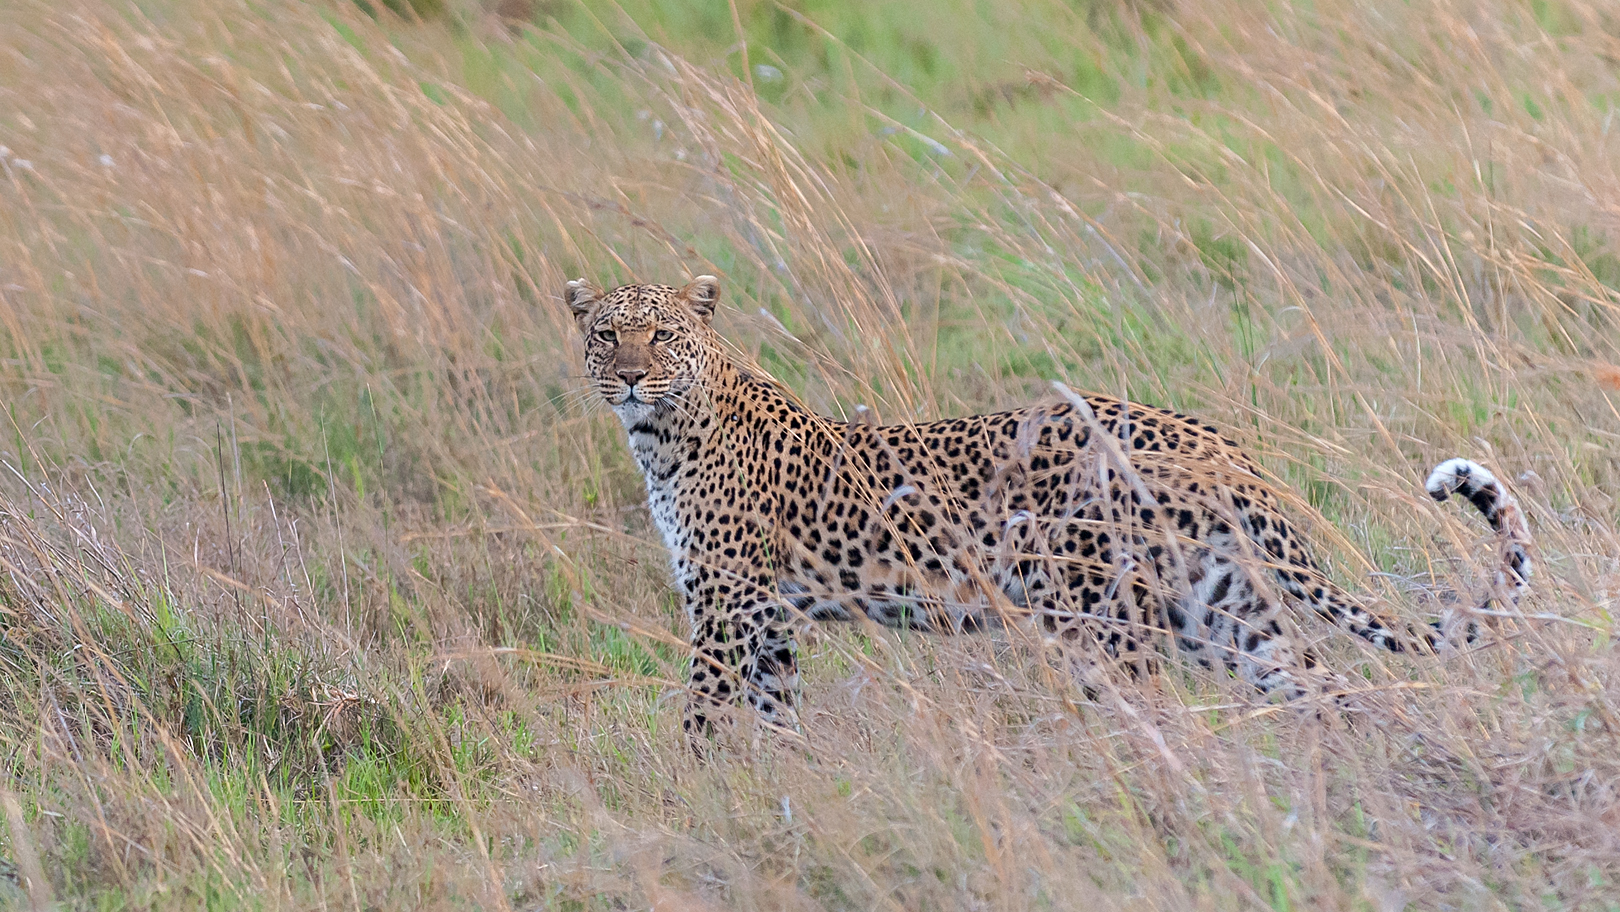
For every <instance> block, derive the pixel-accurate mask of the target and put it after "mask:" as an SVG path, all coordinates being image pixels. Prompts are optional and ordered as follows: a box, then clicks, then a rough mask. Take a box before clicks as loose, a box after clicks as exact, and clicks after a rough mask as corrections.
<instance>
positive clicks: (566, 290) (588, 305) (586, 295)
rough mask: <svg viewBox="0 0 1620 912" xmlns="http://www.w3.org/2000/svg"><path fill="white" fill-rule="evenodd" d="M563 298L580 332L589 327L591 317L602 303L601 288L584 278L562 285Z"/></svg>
mask: <svg viewBox="0 0 1620 912" xmlns="http://www.w3.org/2000/svg"><path fill="white" fill-rule="evenodd" d="M563 300H564V301H567V302H568V309H569V310H570V311H572V312H573V314H574V322H575V323H578V324H579V329H580V332H584V331H585V330H586V329H589V328H590V323H591V317H592V316H593V315H594V314H595V313H596V308H597V306H598V305H600V304H601V303H602V289H600V288H598V287H596V286H595V285H593V284H591V283H590V282H587V281H585V280H584V279H575V280H573V281H572V282H569V283H568V284H567V285H566V286H564V287H563Z"/></svg>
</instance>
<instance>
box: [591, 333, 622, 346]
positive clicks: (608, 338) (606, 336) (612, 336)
mask: <svg viewBox="0 0 1620 912" xmlns="http://www.w3.org/2000/svg"><path fill="white" fill-rule="evenodd" d="M596 338H598V339H601V340H602V341H603V342H607V343H608V344H612V343H614V342H617V341H619V334H618V333H616V332H614V331H613V330H611V329H604V330H602V331H601V332H598V333H597V334H596Z"/></svg>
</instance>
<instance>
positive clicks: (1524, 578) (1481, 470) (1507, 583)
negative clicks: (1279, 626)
mask: <svg viewBox="0 0 1620 912" xmlns="http://www.w3.org/2000/svg"><path fill="white" fill-rule="evenodd" d="M1424 487H1425V488H1426V489H1427V490H1428V492H1429V496H1430V497H1433V498H1434V499H1435V500H1445V499H1447V498H1448V497H1450V496H1451V495H1453V494H1461V495H1462V496H1463V497H1465V498H1467V500H1468V502H1469V503H1471V504H1473V505H1474V506H1475V507H1477V508H1478V509H1479V512H1481V513H1483V514H1484V515H1485V521H1486V522H1489V523H1490V524H1491V528H1492V529H1495V530H1496V532H1497V537H1498V545H1497V548H1498V555H1499V559H1500V563H1499V565H1498V567H1497V571H1496V575H1495V585H1494V586H1493V587H1492V591H1491V592H1490V593H1488V594H1487V595H1486V596H1485V597H1484V599H1483V601H1482V602H1481V603H1480V604H1479V609H1480V610H1483V609H1486V608H1489V607H1490V605H1491V602H1492V600H1493V599H1500V600H1502V601H1503V602H1505V603H1506V604H1508V605H1510V606H1511V605H1516V604H1518V602H1519V599H1520V598H1521V597H1522V596H1523V595H1524V593H1525V591H1526V590H1528V589H1529V587H1530V573H1531V565H1530V554H1529V551H1528V546H1529V544H1530V526H1529V525H1528V524H1527V523H1526V522H1525V519H1524V511H1522V510H1520V509H1519V502H1518V501H1517V500H1514V499H1513V495H1511V494H1509V493H1508V492H1507V489H1506V488H1504V487H1503V486H1502V483H1501V482H1500V481H1497V479H1496V476H1495V475H1492V474H1491V473H1490V470H1488V469H1486V468H1485V467H1484V466H1481V465H1480V464H1479V463H1477V462H1473V461H1470V460H1467V459H1448V460H1446V461H1445V462H1442V463H1440V464H1439V465H1438V466H1435V468H1434V471H1433V472H1431V473H1430V474H1429V480H1428V483H1427V484H1425V485H1424ZM1313 569H1314V568H1313ZM1285 582H1286V580H1285ZM1312 594H1313V595H1315V596H1316V597H1315V598H1314V599H1311V600H1310V601H1311V602H1312V603H1313V606H1314V607H1315V609H1316V610H1317V611H1318V612H1319V613H1321V614H1322V615H1323V616H1324V617H1326V618H1328V619H1330V620H1332V621H1333V622H1334V623H1336V624H1337V625H1338V626H1340V627H1342V628H1343V629H1345V630H1346V631H1348V632H1350V633H1353V634H1355V635H1356V636H1359V637H1361V638H1362V639H1364V640H1366V641H1368V642H1369V643H1372V644H1373V645H1374V646H1378V647H1380V648H1382V649H1388V650H1389V651H1390V652H1413V651H1415V652H1423V653H1434V652H1439V651H1441V650H1443V649H1445V648H1446V646H1447V644H1448V642H1449V640H1450V638H1449V637H1447V636H1446V635H1445V633H1444V632H1443V631H1442V626H1443V625H1442V624H1441V623H1439V622H1436V623H1434V624H1429V625H1416V624H1408V623H1406V622H1404V621H1402V620H1399V619H1397V618H1394V617H1392V616H1389V615H1387V614H1385V613H1382V612H1379V611H1375V610H1373V609H1372V608H1371V607H1369V606H1368V605H1367V604H1365V603H1364V602H1363V601H1362V600H1361V599H1359V598H1357V597H1355V596H1352V595H1350V594H1348V593H1346V592H1344V591H1342V590H1340V589H1339V588H1338V587H1337V586H1334V585H1332V584H1331V583H1326V584H1325V585H1324V586H1322V588H1320V589H1318V590H1317V591H1316V592H1315V593H1312ZM1474 631H1475V624H1474V623H1473V621H1472V620H1471V619H1470V620H1469V621H1468V623H1467V630H1466V633H1465V637H1466V639H1468V640H1470V641H1472V640H1473V638H1474Z"/></svg>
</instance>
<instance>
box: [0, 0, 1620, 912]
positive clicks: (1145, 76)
mask: <svg viewBox="0 0 1620 912" xmlns="http://www.w3.org/2000/svg"><path fill="white" fill-rule="evenodd" d="M690 6H691V7H693V8H702V9H703V10H704V11H703V12H694V11H686V12H682V11H675V10H671V9H669V8H666V5H663V4H655V3H652V2H644V0H626V2H625V3H623V4H622V5H616V4H614V3H612V2H597V0H587V2H583V3H572V2H567V0H556V2H536V3H525V2H521V0H506V2H503V3H499V4H490V5H487V6H476V5H473V3H472V0H467V2H465V3H460V2H459V0H443V2H439V3H435V2H429V0H422V2H421V3H420V4H419V5H418V7H417V8H415V9H412V8H410V7H408V6H404V5H398V6H397V7H391V6H387V5H384V4H376V5H375V8H367V7H365V6H364V5H360V6H356V5H352V4H349V3H343V2H338V0H331V2H326V3H322V2H289V3H256V2H250V0H211V2H202V0H196V2H187V0H175V2H168V3H165V2H156V0H133V2H117V3H107V4H96V3H90V2H83V0H55V2H41V0H17V2H12V3H7V4H5V5H4V7H3V8H0V146H3V148H0V318H3V326H0V350H3V361H0V389H3V391H4V400H3V401H4V407H5V418H4V421H3V422H0V427H3V434H0V461H3V463H4V465H3V466H0V476H3V477H0V571H3V574H0V762H3V763H4V769H5V776H4V779H3V780H0V805H3V810H4V814H3V815H0V823H3V829H0V831H3V833H4V841H3V842H0V855H3V856H4V858H5V862H4V863H3V864H0V868H3V869H4V870H5V871H7V872H8V877H7V878H6V879H4V880H3V881H0V897H3V899H0V902H5V903H9V904H12V905H16V906H22V907H28V906H30V905H32V906H34V907H38V908H43V907H49V906H51V905H52V904H56V905H59V906H60V907H62V908H85V909H126V908H128V909H134V908H163V909H193V908H196V909H202V908H208V909H214V908H221V909H224V908H232V909H234V908H252V909H303V908H317V907H318V908H331V909H357V910H358V909H409V908H424V909H428V908H479V909H621V908H624V909H629V908H655V909H670V910H675V909H681V910H686V909H721V908H728V909H729V908H739V909H756V908H757V909H772V910H776V909H786V910H801V909H823V908H825V909H950V908H963V909H997V910H1016V909H1026V908H1035V909H1076V908H1084V909H1095V910H1106V909H1166V910H1181V909H1204V908H1208V909H1228V908H1230V909H1237V908H1245V909H1246V908H1257V907H1270V908H1276V909H1285V908H1295V909H1299V908H1304V909H1401V908H1415V909H1613V908H1617V907H1620V710H1617V707H1616V696H1617V691H1620V655H1617V654H1616V651H1615V647H1614V645H1613V643H1612V632H1613V629H1614V620H1613V612H1614V607H1615V600H1616V597H1617V592H1620V557H1617V556H1620V505H1617V504H1616V500H1615V492H1616V490H1617V486H1620V459H1617V457H1616V454H1615V453H1616V444H1617V443H1620V367H1616V365H1617V364H1620V291H1617V288H1620V250H1617V245H1616V238H1617V237H1620V171H1617V168H1616V163H1617V162H1620V122H1617V120H1616V110H1617V106H1620V69H1617V67H1620V15H1617V14H1616V12H1615V11H1614V10H1613V8H1612V7H1610V6H1608V5H1607V4H1602V3H1598V2H1590V3H1583V2H1580V0H1523V2H1520V0H1480V2H1477V3H1456V2H1451V0H1411V2H1405V0H1373V2H1364V0H1318V2H1314V3H1303V2H1302V3H1298V4H1290V3H1286V2H1282V0H1276V2H1270V3H1265V2H1261V3H1255V2H1248V0H1200V2H1191V0H1189V2H1175V0H1163V2H1156V3H1155V2H1131V0H1072V2H1069V3H1059V2H1056V0H1027V2H1017V3H983V2H975V0H912V2H875V3H867V2H853V0H803V2H796V3H792V4H777V3H773V2H770V0H737V2H736V3H735V4H734V5H726V4H691V5H690ZM700 272H713V273H716V274H718V275H720V276H721V277H722V279H723V281H724V298H723V304H724V305H726V306H725V307H723V309H722V313H721V316H720V317H719V320H718V325H720V326H721V327H722V329H723V331H724V332H725V333H726V334H727V336H728V337H729V338H730V339H732V340H733V341H734V342H735V344H736V347H737V349H738V351H739V352H740V353H742V354H743V355H744V356H746V357H750V358H752V359H754V360H755V361H757V363H759V364H760V365H762V366H763V367H764V368H765V369H767V370H768V371H769V372H771V373H772V374H774V375H775V376H776V377H778V378H779V379H781V380H783V381H784V382H786V383H787V384H789V385H791V386H792V387H793V389H795V390H796V391H797V392H798V393H799V394H800V395H801V396H802V397H803V398H804V400H805V401H806V402H807V403H809V404H810V405H812V406H814V407H816V408H818V409H822V410H824V411H827V412H831V413H835V414H842V413H846V412H847V411H848V410H850V409H852V408H853V407H854V406H855V405H856V404H866V405H869V406H871V407H872V408H873V409H874V410H875V411H876V412H877V413H878V415H879V416H880V417H881V418H882V419H884V420H886V421H905V420H911V419H917V418H933V417H938V416H949V415H958V414H964V413H969V412H973V411H980V410H986V409H993V408H1000V407H1008V406H1012V405H1014V404H1018V403H1022V402H1026V401H1028V400H1030V399H1032V398H1035V397H1039V396H1043V395H1048V384H1049V382H1050V381H1051V380H1053V379H1061V380H1063V381H1065V382H1067V383H1068V384H1070V385H1071V386H1074V387H1076V388H1081V389H1093V390H1100V391H1105V392H1112V393H1120V394H1127V395H1129V396H1131V397H1134V398H1136V399H1138V400H1141V401H1146V402H1150V403H1155V404H1160V405H1167V406H1171V407H1174V408H1177V409H1181V410H1184V411H1190V412H1194V413H1196V414H1198V415H1200V416H1202V417H1205V418H1207V419H1209V420H1211V421H1213V422H1215V423H1217V424H1219V425H1221V426H1223V427H1224V428H1225V429H1227V430H1228V431H1229V433H1230V434H1231V435H1232V436H1234V437H1236V438H1237V439H1239V440H1240V441H1242V442H1243V443H1244V444H1245V445H1247V446H1248V447H1250V448H1251V449H1252V450H1253V451H1255V452H1256V453H1258V454H1260V455H1261V457H1262V459H1263V461H1264V463H1265V464H1266V466H1267V468H1268V470H1269V471H1271V472H1273V473H1274V474H1275V476H1276V477H1277V478H1278V479H1280V480H1281V481H1282V482H1283V483H1285V484H1287V485H1288V486H1289V489H1290V490H1291V491H1293V492H1295V494H1296V498H1295V499H1296V503H1295V509H1296V510H1297V512H1299V513H1300V514H1302V515H1305V516H1309V517H1311V522H1310V525H1311V527H1312V531H1313V535H1314V537H1315V538H1316V540H1317V541H1319V542H1320V543H1321V548H1322V550H1323V551H1324V552H1325V553H1326V554H1328V555H1330V556H1331V564H1332V567H1333V573H1334V574H1335V575H1336V576H1337V577H1339V578H1340V579H1341V580H1343V581H1344V582H1346V583H1347V584H1350V585H1353V586H1355V587H1357V588H1361V589H1363V590H1367V591H1371V592H1373V593H1376V594H1378V595H1380V596H1382V597H1384V598H1386V599H1388V600H1389V602H1390V603H1391V605H1392V608H1391V610H1393V611H1395V612H1397V613H1402V614H1405V615H1407V616H1410V617H1413V618H1420V617H1426V616H1429V615H1431V614H1432V613H1433V612H1434V611H1435V610H1436V608H1435V606H1434V604H1432V603H1431V602H1432V600H1430V599H1426V598H1425V596H1424V593H1425V592H1433V591H1436V590H1447V589H1451V590H1467V591H1478V587H1479V586H1480V585H1481V584H1482V579H1481V576H1482V573H1483V569H1482V568H1484V567H1485V566H1487V565H1488V563H1489V561H1490V560H1491V559H1492V558H1491V552H1490V547H1489V542H1488V540H1487V539H1486V537H1485V535H1484V533H1483V531H1482V526H1481V524H1480V523H1479V521H1478V517H1477V516H1475V515H1472V514H1465V513H1464V512H1463V510H1461V509H1459V508H1458V507H1456V506H1455V505H1452V504H1447V505H1444V506H1437V505H1435V504H1433V503H1431V502H1430V501H1428V499H1427V498H1426V497H1424V496H1423V495H1422V492H1421V490H1420V487H1419V486H1420V483H1421V479H1422V476H1423V473H1424V472H1425V471H1426V470H1427V468H1428V467H1429V466H1430V465H1432V464H1433V463H1434V462H1436V461H1437V460H1439V459H1441V458H1444V457H1448V456H1452V455H1459V454H1461V455H1469V456H1473V457H1475V458H1479V459H1481V460H1483V461H1485V462H1487V463H1488V464H1490V465H1491V466H1493V467H1495V468H1496V469H1498V470H1499V472H1500V474H1502V475H1503V476H1504V477H1506V478H1509V479H1516V482H1515V487H1516V489H1517V490H1518V492H1519V493H1520V495H1521V498H1522V500H1523V501H1524V503H1525V506H1526V509H1527V510H1528V512H1529V515H1530V518H1531V521H1532V524H1533V526H1534V528H1535V532H1536V535H1537V537H1538V539H1537V540H1538V551H1537V558H1538V562H1539V563H1538V569H1539V571H1540V575H1539V576H1538V577H1537V579H1536V582H1535V587H1534V594H1533V596H1532V597H1531V598H1530V599H1528V600H1527V601H1526V603H1525V604H1524V605H1523V606H1522V608H1523V611H1524V613H1525V615H1527V616H1522V617H1517V618H1502V619H1499V623H1498V625H1497V629H1496V630H1495V631H1493V632H1492V633H1491V634H1490V635H1489V636H1488V637H1486V639H1485V641H1484V642H1483V643H1482V644H1481V645H1480V646H1479V648H1477V649H1474V650H1472V651H1469V652H1467V653H1465V654H1462V655H1455V656H1452V657H1448V658H1445V659H1442V660H1416V659H1414V660H1407V659H1403V658H1391V657H1387V656H1379V655H1375V654H1373V653H1372V652H1370V651H1369V650H1367V649H1364V648H1362V647H1360V646H1359V645H1357V644H1356V643H1353V642H1350V641H1348V640H1347V639H1346V638H1344V637H1342V636H1335V635H1333V634H1331V633H1330V632H1328V631H1324V630H1321V629H1320V628H1319V627H1312V628H1310V629H1311V630H1312V631H1313V632H1314V633H1315V634H1319V635H1321V636H1322V638H1323V640H1324V645H1323V647H1322V648H1323V649H1324V650H1325V651H1326V653H1327V654H1328V655H1329V656H1330V657H1331V659H1332V660H1333V661H1334V662H1335V663H1336V664H1338V665H1340V666H1341V667H1344V668H1346V669H1350V670H1352V671H1353V672H1354V673H1355V674H1356V675H1358V679H1359V680H1361V681H1364V683H1365V693H1364V695H1363V705H1364V707H1365V708H1364V710H1363V712H1362V713H1360V714H1359V715H1357V716H1356V717H1354V718H1349V719H1345V718H1340V717H1338V716H1337V715H1333V714H1329V715H1327V716H1325V717H1323V718H1321V719H1317V718H1316V717H1315V716H1314V715H1313V714H1310V713H1301V712H1298V711H1295V710H1292V709H1289V708H1286V707H1277V706H1270V705H1267V704H1264V703H1260V702H1258V701H1256V700H1255V699H1254V698H1253V696H1252V695H1251V694H1246V693H1244V692H1243V691H1242V690H1241V688H1236V687H1233V686H1231V685H1229V684H1225V683H1222V682H1218V681H1213V680H1210V679H1209V678H1208V677H1200V676H1197V675H1193V674H1191V673H1190V672H1189V671H1188V670H1187V669H1186V668H1184V667H1179V666H1172V669H1171V670H1170V672H1169V673H1167V674H1165V675H1163V676H1161V677H1159V678H1157V679H1155V680H1152V681H1147V682H1141V683H1140V684H1137V685H1133V686H1130V687H1121V688H1120V690H1119V692H1118V693H1113V694H1108V695H1104V696H1103V697H1101V698H1099V699H1098V700H1095V701H1088V700H1086V699H1085V698H1084V696H1083V695H1082V694H1081V693H1080V692H1079V691H1078V690H1077V689H1076V688H1074V687H1073V686H1070V685H1067V684H1066V683H1065V682H1063V681H1059V680H1054V676H1053V675H1052V674H1050V673H1049V671H1048V669H1046V668H1045V666H1044V665H1042V664H1041V663H1040V662H1038V661H1036V660H1035V658H1033V656H1034V653H1033V652H1032V651H1031V650H1030V649H1028V648H1025V646H1026V645H1027V644H1021V643H1020V642H1019V641H1018V638H1017V637H1016V636H1009V635H1003V636H999V637H980V638H964V639H959V640H946V639H938V638H931V637H927V636H916V635H905V634H900V633H895V632H892V631H878V630H872V629H863V628H860V627H854V626H850V627H842V628H829V629H824V630H820V631H816V632H813V633H811V634H809V635H807V637H806V638H805V640H804V643H803V652H804V662H805V667H806V671H807V678H806V681H807V683H806V685H805V688H804V695H803V699H804V713H803V723H804V733H805V740H804V743H802V744H799V743H794V742H792V741H790V740H785V739H782V738H771V737H767V738H765V739H764V740H763V741H762V742H761V743H760V744H759V746H758V747H757V748H756V749H754V750H752V751H749V750H746V749H745V748H744V746H739V745H735V744H734V745H732V746H731V747H730V748H727V749H725V750H722V751H719V752H718V753H717V755H716V757H715V758H714V759H713V760H712V761H711V762H710V763H708V764H706V765H703V764H699V763H697V762H695V761H694V759H693V758H692V757H691V755H690V754H689V753H688V752H687V751H686V750H685V748H684V747H683V743H682V739H681V736H680V733H679V731H678V719H679V712H680V698H681V692H680V685H679V680H680V678H681V671H682V665H683V662H684V659H685V653H684V651H683V650H682V648H681V636H682V634H683V631H682V619H681V618H680V617H679V616H678V613H677V606H676V605H675V603H674V602H673V600H672V598H671V596H670V594H669V592H668V589H667V586H666V580H665V559H664V556H663V554H662V552H661V549H660V546H659V544H658V541H657V536H656V533H655V532H654V531H653V530H651V529H650V528H649V520H648V518H647V515H646V513H645V511H644V509H643V507H642V493H641V482H640V479H639V478H638V476H637V474H636V472H635V470H634V467H633V466H632V464H631V463H630V461H629V458H628V456H627V453H626V451H625V449H624V445H623V442H622V437H621V435H622V431H621V430H620V428H619V426H618V424H617V422H616V420H614V419H613V417H612V416H611V414H609V413H607V412H606V410H605V409H604V408H602V407H601V406H600V405H599V404H595V403H593V402H592V401H591V399H590V397H589V396H588V395H583V394H582V390H583V384H582V383H581V382H580V379H579V376H578V370H579V368H578V364H579V362H578V358H579V351H578V347H577V344H576V343H575V341H574V330H573V328H572V326H571V323H570V321H569V320H568V318H567V315H566V313H565V311H564V308H563V307H562V305H561V302H560V299H559V298H558V296H557V293H558V292H559V291H560V288H561V285H562V282H563V281H564V279H566V278H572V277H575V276H578V275H586V276H590V277H592V278H594V279H596V280H597V281H599V282H601V283H603V284H612V283H615V282H618V281H624V280H631V279H639V280H650V281H669V282H677V283H678V282H682V281H685V280H686V279H687V278H689V277H690V276H691V275H694V274H696V273H700ZM1532 616H1533V617H1532Z"/></svg>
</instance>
